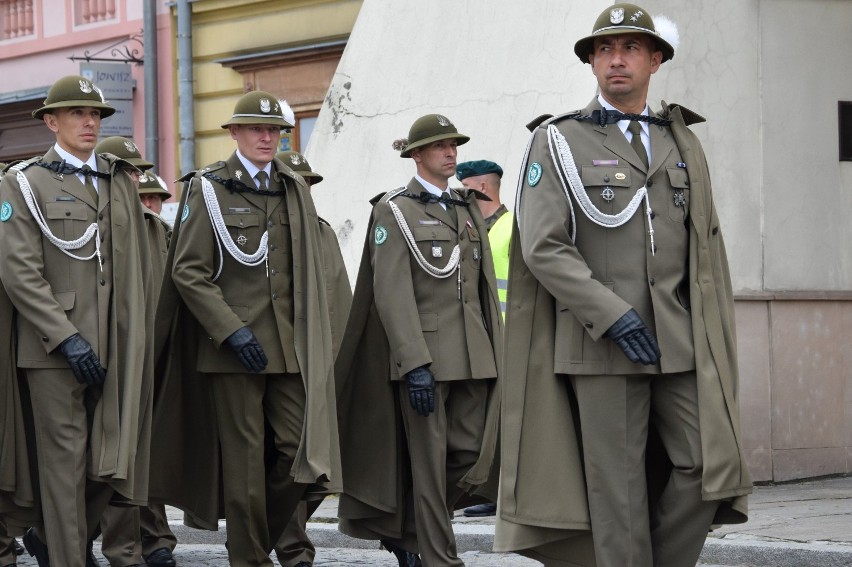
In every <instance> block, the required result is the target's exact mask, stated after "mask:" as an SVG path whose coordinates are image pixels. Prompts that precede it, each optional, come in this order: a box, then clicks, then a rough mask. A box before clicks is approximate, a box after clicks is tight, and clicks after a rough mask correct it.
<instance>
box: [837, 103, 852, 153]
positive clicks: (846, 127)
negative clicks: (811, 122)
mask: <svg viewBox="0 0 852 567" xmlns="http://www.w3.org/2000/svg"><path fill="white" fill-rule="evenodd" d="M837 123H838V125H839V127H840V132H839V134H840V161H852V102H849V101H840V102H838V103H837Z"/></svg>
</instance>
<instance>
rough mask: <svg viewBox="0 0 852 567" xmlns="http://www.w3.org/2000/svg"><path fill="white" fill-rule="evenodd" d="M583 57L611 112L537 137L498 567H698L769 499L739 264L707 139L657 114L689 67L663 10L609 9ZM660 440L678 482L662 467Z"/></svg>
mask: <svg viewBox="0 0 852 567" xmlns="http://www.w3.org/2000/svg"><path fill="white" fill-rule="evenodd" d="M574 52H575V54H576V55H577V57H579V58H580V60H581V61H582V62H583V63H589V64H590V65H591V69H592V72H593V73H594V75H595V77H596V78H597V82H598V86H599V88H600V94H599V95H598V96H596V97H595V98H594V99H593V100H592V101H591V103H590V104H589V105H588V106H587V107H586V108H585V109H583V110H581V111H576V112H571V113H568V114H564V115H562V116H557V117H554V118H550V119H547V120H545V121H544V122H542V123H541V124H538V125H536V124H534V125H533V128H534V134H533V138H532V141H531V144H530V145H529V149H528V153H527V155H526V156H525V157H524V165H523V171H524V172H525V175H524V176H523V178H522V179H521V183H520V188H519V192H518V202H517V203H516V207H517V211H518V214H517V219H518V227H519V232H518V234H519V237H520V246H519V247H515V248H514V249H513V250H514V251H513V256H512V274H511V275H510V281H509V288H510V290H511V295H510V297H509V308H508V309H507V334H506V345H507V348H508V349H510V350H512V352H513V353H535V356H534V357H533V356H529V355H521V356H517V357H515V356H513V357H512V358H511V359H507V368H506V375H507V376H511V377H512V378H513V379H512V381H511V383H509V382H507V383H505V384H504V390H503V392H504V396H503V401H504V405H503V421H502V426H503V427H502V429H501V431H502V433H503V436H502V443H503V444H502V447H503V451H502V453H501V456H502V458H503V460H502V479H501V486H500V494H501V503H500V504H501V506H500V516H501V518H500V519H499V520H498V527H497V537H496V545H495V549H497V550H501V551H505V550H509V549H518V548H521V549H524V548H527V550H526V551H525V552H526V553H530V554H531V555H533V556H535V557H536V558H538V559H539V560H540V561H543V562H545V564H547V565H562V564H567V561H571V562H572V563H571V564H572V565H573V564H591V563H593V562H594V563H596V564H597V565H598V566H599V567H600V566H619V567H620V566H623V565H637V566H638V565H643V566H644V565H647V566H650V565H655V566H671V565H695V563H696V562H697V561H698V556H699V554H700V552H701V549H702V546H703V544H704V540H705V538H706V536H707V532H708V530H709V529H710V526H711V524H716V523H728V522H742V521H744V520H745V512H746V509H745V505H746V502H745V499H746V498H745V495H746V494H748V493H749V492H751V481H750V478H749V474H748V471H747V469H746V465H745V459H744V458H743V455H742V453H741V450H740V447H742V442H741V437H740V432H739V415H738V408H737V381H738V377H737V360H736V339H735V335H734V307H733V296H732V293H731V282H730V279H729V276H728V265H727V261H726V256H725V247H724V243H723V241H722V234H721V232H720V229H719V218H718V216H717V214H716V211H715V207H714V205H713V198H712V194H711V192H710V178H709V174H708V170H707V164H706V161H705V158H704V154H703V151H702V149H701V144H700V142H699V141H698V139H697V138H696V136H695V135H694V134H693V133H692V132H691V131H690V130H689V129H688V126H689V125H690V124H693V123H696V122H701V121H703V119H701V118H700V117H699V116H698V115H697V114H695V113H693V112H691V111H690V110H687V109H686V108H684V107H681V106H678V105H663V108H662V110H661V111H660V112H654V111H651V110H650V109H649V107H648V104H647V102H646V98H647V93H648V87H649V84H650V79H651V76H652V75H653V74H654V73H656V72H657V70H658V69H659V68H660V65H661V64H662V63H664V62H666V61H668V60H670V59H671V58H672V57H673V55H674V47H673V46H672V45H671V44H670V43H669V42H668V41H667V40H666V39H664V38H663V37H662V36H661V35H660V34H659V33H658V32H657V28H656V27H655V25H654V20H653V19H652V17H651V15H650V14H649V13H648V11H647V10H645V9H643V8H640V7H639V6H636V5H633V4H616V5H614V6H612V7H610V8H607V9H606V10H604V11H603V13H601V15H600V16H599V18H598V19H597V21H596V22H595V25H594V27H593V30H592V33H591V34H590V35H589V36H587V37H584V38H582V39H580V40H579V41H577V43H576V44H575V47H574ZM539 122H540V121H539ZM517 252H521V254H518V253H517ZM527 270H528V271H527ZM521 345H523V347H524V348H520V346H521ZM569 386H570V387H569ZM569 394H571V395H573V396H574V397H575V398H576V406H574V402H573V401H572V400H570V398H569ZM572 407H576V408H577V418H578V421H579V435H580V437H579V441H580V447H581V451H582V452H580V450H578V448H577V447H576V443H577V439H576V437H575V427H574V421H573V420H572V414H573V412H574V411H575V410H572ZM525 408H529V409H530V411H524V409H525ZM532 408H534V410H532ZM654 430H655V431H656V434H658V436H659V439H660V441H661V443H662V446H663V448H664V453H663V454H664V458H665V459H667V460H668V461H669V462H668V463H664V462H660V461H659V460H646V447H647V446H648V439H649V431H654ZM648 455H651V452H650V450H649V452H648ZM519 463H523V468H519V466H518V464H519ZM666 465H668V466H666ZM646 466H647V467H648V469H649V471H650V472H649V474H646ZM536 469H538V470H543V471H544V473H546V474H547V482H546V483H545V482H542V477H541V476H540V475H538V474H537V472H536ZM584 479H585V483H584V482H583V480H584ZM649 485H650V486H652V487H656V486H657V485H661V490H660V493H659V494H656V493H654V492H653V491H650V490H649ZM521 495H523V497H521ZM544 526H547V527H546V528H545V527H544ZM589 527H590V528H591V540H592V541H591V543H592V545H589V543H590V541H589V537H588V535H585V536H583V535H582V531H583V530H587V529H588V528H589ZM576 530H580V533H578V532H577V531H576Z"/></svg>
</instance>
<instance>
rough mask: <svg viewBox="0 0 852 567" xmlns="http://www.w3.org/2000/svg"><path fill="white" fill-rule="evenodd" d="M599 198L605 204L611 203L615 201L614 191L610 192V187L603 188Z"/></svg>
mask: <svg viewBox="0 0 852 567" xmlns="http://www.w3.org/2000/svg"><path fill="white" fill-rule="evenodd" d="M601 198H602V199H603V200H604V201H607V202H609V201H612V200H613V199H615V191H613V190H612V187H604V188H603V191H601Z"/></svg>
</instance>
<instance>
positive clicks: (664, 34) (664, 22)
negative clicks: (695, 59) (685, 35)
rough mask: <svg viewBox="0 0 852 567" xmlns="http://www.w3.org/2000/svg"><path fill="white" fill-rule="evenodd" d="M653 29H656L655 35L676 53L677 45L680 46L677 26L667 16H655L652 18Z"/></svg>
mask: <svg viewBox="0 0 852 567" xmlns="http://www.w3.org/2000/svg"><path fill="white" fill-rule="evenodd" d="M654 27H655V28H656V29H657V34H658V35H659V36H660V37H661V38H663V39H664V40H666V41H667V42H668V43H669V45H671V46H672V48H674V50H675V51H677V48H678V45H680V34H679V33H678V31H677V24H675V23H674V22H673V21H672V20H670V19H669V18H668V17H667V16H662V15H657V16H654Z"/></svg>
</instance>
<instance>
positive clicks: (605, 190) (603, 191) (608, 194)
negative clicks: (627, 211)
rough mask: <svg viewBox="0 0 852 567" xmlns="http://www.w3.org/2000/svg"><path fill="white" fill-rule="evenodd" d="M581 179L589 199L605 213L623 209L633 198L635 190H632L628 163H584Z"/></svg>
mask: <svg viewBox="0 0 852 567" xmlns="http://www.w3.org/2000/svg"><path fill="white" fill-rule="evenodd" d="M580 179H581V180H582V181H583V187H585V189H586V194H587V195H588V196H589V200H591V201H592V203H593V204H594V205H595V207H597V208H598V209H599V210H600V211H603V212H604V213H607V214H613V213H614V212H615V211H621V210H622V209H624V207H626V206H627V204H628V203H629V202H630V199H632V198H633V192H632V191H630V167H628V166H626V165H625V166H595V165H584V166H583V167H582V169H581V171H580Z"/></svg>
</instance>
